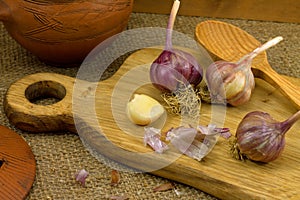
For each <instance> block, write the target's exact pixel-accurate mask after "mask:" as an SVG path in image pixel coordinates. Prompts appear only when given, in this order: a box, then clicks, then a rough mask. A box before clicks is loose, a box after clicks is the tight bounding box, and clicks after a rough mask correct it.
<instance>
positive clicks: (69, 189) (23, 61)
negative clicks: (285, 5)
mask: <svg viewBox="0 0 300 200" xmlns="http://www.w3.org/2000/svg"><path fill="white" fill-rule="evenodd" d="M207 19H210V18H203V17H186V16H178V18H177V20H176V23H175V27H174V29H175V30H176V31H179V32H182V33H184V34H187V35H189V36H190V37H193V36H194V30H195V27H196V25H197V24H198V23H199V22H201V21H204V20H207ZM167 20H168V15H158V14H144V13H132V15H131V18H130V20H129V24H128V29H135V28H141V27H163V28H164V27H166V24H167ZM218 20H221V21H225V22H229V23H232V24H234V25H237V26H239V27H241V28H242V29H244V30H246V31H247V32H249V33H250V34H252V35H254V37H256V38H257V39H258V40H260V41H261V42H265V41H267V40H269V39H270V38H273V37H275V36H278V35H281V36H283V38H284V42H281V43H280V44H278V45H277V46H275V47H273V48H271V49H270V50H268V57H269V61H270V64H271V66H272V67H273V68H274V69H275V70H276V71H277V72H279V73H281V74H285V75H289V76H295V77H299V78H300V65H299V63H300V42H299V38H300V24H293V23H277V22H264V21H251V20H230V19H218ZM0 46H1V47H0V74H1V79H0V93H1V96H0V99H1V101H0V106H1V109H0V123H1V124H2V125H5V126H8V127H9V128H11V129H13V130H14V131H16V132H17V133H19V134H20V135H21V136H22V137H23V138H24V139H25V140H26V142H27V143H28V144H29V145H30V147H31V149H32V151H33V153H34V155H35V158H36V164H37V170H36V178H35V182H34V184H33V187H32V188H31V190H30V192H29V194H28V197H27V198H28V199H108V198H109V197H110V196H112V195H122V194H126V195H127V196H128V197H129V199H193V200H194V199H216V198H215V197H212V196H210V195H208V194H206V193H204V192H202V191H200V190H197V189H195V188H192V187H189V186H187V185H184V184H181V183H175V185H176V189H177V190H176V191H178V192H179V193H178V192H176V191H175V190H168V191H164V192H153V191H152V189H153V188H154V187H156V186H158V185H160V184H163V183H166V182H169V180H167V179H164V178H160V177H156V176H153V175H151V174H147V173H134V172H132V173H131V172H126V173H125V172H120V173H121V182H120V183H119V184H118V185H117V186H111V185H110V178H111V170H112V168H111V167H110V166H107V165H105V164H103V163H101V162H100V161H98V160H97V159H96V158H94V157H93V156H92V155H91V154H90V153H89V151H88V150H87V149H85V147H84V146H83V144H82V142H81V140H80V138H79V136H78V135H76V134H73V133H68V132H60V133H29V132H24V131H20V130H18V129H17V128H15V127H14V126H13V125H11V124H10V123H9V121H8V119H7V118H6V115H5V113H4V111H3V99H4V96H5V93H6V91H7V89H8V88H9V86H10V84H11V83H12V82H14V81H16V80H18V79H20V78H22V77H23V76H25V75H29V74H33V73H37V72H54V73H59V74H64V75H68V76H71V77H75V76H76V73H77V70H78V68H77V67H74V68H62V67H61V68H59V67H53V66H49V65H47V64H45V63H43V62H41V61H40V60H38V59H37V58H36V57H35V56H34V55H32V54H31V53H30V52H28V51H26V50H25V49H24V48H22V47H21V46H20V45H19V44H18V43H16V42H15V41H14V40H13V39H12V38H11V37H10V36H9V35H8V33H7V32H6V30H5V28H4V26H3V24H0ZM119 65H120V63H118V62H117V63H115V64H114V65H112V66H111V67H112V68H111V69H110V70H108V74H107V76H109V75H111V73H113V72H114V71H115V70H116V69H117V68H118V66H119ZM16 145H17V144H16ZM83 168H84V169H85V170H87V171H88V172H89V177H88V178H87V180H86V186H85V187H82V186H81V185H80V184H78V183H77V182H76V181H75V179H74V173H75V172H76V171H77V170H79V169H83ZM0 192H1V191H0Z"/></svg>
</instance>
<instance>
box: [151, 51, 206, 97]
mask: <svg viewBox="0 0 300 200" xmlns="http://www.w3.org/2000/svg"><path fill="white" fill-rule="evenodd" d="M202 73H203V70H202V68H201V67H200V66H199V65H198V62H197V61H196V59H195V58H194V57H193V56H192V55H191V54H189V53H187V52H184V51H181V50H178V49H172V50H164V51H163V52H162V53H161V54H160V55H159V56H158V58H157V59H156V60H155V61H154V62H153V63H152V65H151V68H150V80H151V82H152V83H153V84H154V85H155V87H157V88H158V89H160V90H162V91H175V90H176V89H177V88H178V87H179V86H180V84H184V85H187V84H191V85H194V86H197V85H198V84H199V83H200V82H201V80H202Z"/></svg>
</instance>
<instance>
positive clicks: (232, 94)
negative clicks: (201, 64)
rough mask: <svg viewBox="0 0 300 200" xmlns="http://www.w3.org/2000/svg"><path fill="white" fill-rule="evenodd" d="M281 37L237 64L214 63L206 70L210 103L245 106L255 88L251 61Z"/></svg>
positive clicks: (279, 39) (255, 50) (279, 38)
mask: <svg viewBox="0 0 300 200" xmlns="http://www.w3.org/2000/svg"><path fill="white" fill-rule="evenodd" d="M281 40H282V37H280V36H279V37H276V38H274V39H272V40H270V41H268V42H266V43H265V44H263V45H261V46H260V47H258V48H256V49H254V50H253V51H252V52H251V53H249V54H247V55H245V56H244V57H242V58H241V59H240V60H239V61H238V62H236V63H233V62H227V61H216V62H214V63H212V64H211V65H210V66H209V67H208V68H207V70H206V74H205V78H206V84H207V86H208V88H209V91H210V94H211V101H212V103H229V104H230V105H232V106H239V105H242V104H245V103H246V102H248V101H249V100H250V97H251V94H252V90H253V89H254V86H255V81H254V75H253V73H252V71H251V64H252V60H253V59H254V58H255V57H256V56H257V55H258V54H259V53H261V52H263V51H265V50H266V49H268V48H270V47H272V46H274V45H276V44H277V43H278V42H280V41H281Z"/></svg>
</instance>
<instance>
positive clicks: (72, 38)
mask: <svg viewBox="0 0 300 200" xmlns="http://www.w3.org/2000/svg"><path fill="white" fill-rule="evenodd" d="M132 5H133V0H0V21H2V22H3V24H4V26H5V28H6V30H7V31H8V33H9V34H10V35H11V36H12V37H13V38H14V39H15V40H16V41H17V42H18V43H19V44H21V45H22V46H23V47H24V48H25V49H27V50H28V51H30V52H32V53H33V54H34V55H36V56H37V57H39V58H40V59H41V60H43V61H45V62H47V63H51V64H55V65H59V66H62V67H63V66H70V65H76V64H77V65H78V64H80V63H81V62H82V61H83V60H84V58H85V57H86V55H87V54H88V53H89V52H90V51H91V50H92V49H93V48H94V47H95V46H97V45H98V44H99V43H101V42H102V41H104V40H105V39H107V38H109V37H110V36H112V35H115V34H117V33H119V32H121V31H123V30H124V29H125V27H126V26H127V22H128V19H129V16H130V14H131V12H132Z"/></svg>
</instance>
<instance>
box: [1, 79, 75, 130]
mask: <svg viewBox="0 0 300 200" xmlns="http://www.w3.org/2000/svg"><path fill="white" fill-rule="evenodd" d="M74 80H75V79H74V78H71V77H68V76H63V75H60V74H53V73H37V74H33V75H29V76H26V77H24V78H22V79H20V80H18V81H17V82H15V83H13V84H12V85H11V86H10V88H9V89H8V91H7V94H6V98H5V101H4V110H5V113H6V115H7V117H8V119H9V121H10V122H11V123H12V124H14V125H15V126H16V127H17V128H19V129H21V130H26V131H31V132H49V131H60V130H69V131H72V132H75V127H74V120H73V115H72V91H73V85H74ZM50 97H52V98H56V99H59V100H60V101H58V102H56V103H54V104H51V105H38V104H35V103H33V100H35V99H37V98H50Z"/></svg>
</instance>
